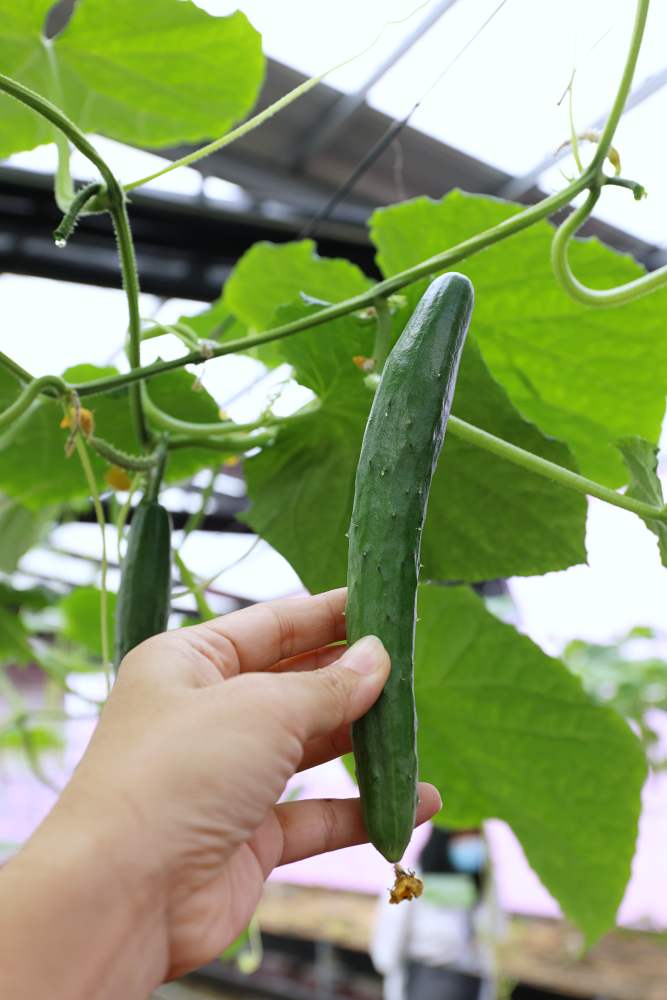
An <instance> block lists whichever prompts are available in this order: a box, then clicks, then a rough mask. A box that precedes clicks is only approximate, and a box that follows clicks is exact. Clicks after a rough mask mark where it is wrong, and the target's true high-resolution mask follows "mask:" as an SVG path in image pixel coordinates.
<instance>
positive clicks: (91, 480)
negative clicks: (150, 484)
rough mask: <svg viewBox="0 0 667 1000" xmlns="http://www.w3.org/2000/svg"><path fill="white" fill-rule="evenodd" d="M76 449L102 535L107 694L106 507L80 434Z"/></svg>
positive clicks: (102, 630)
mask: <svg viewBox="0 0 667 1000" xmlns="http://www.w3.org/2000/svg"><path fill="white" fill-rule="evenodd" d="M76 450H77V454H78V456H79V461H80V462H81V466H82V468H83V471H84V475H85V477H86V481H87V483H88V490H89V491H90V496H91V499H92V501H93V507H94V509H95V517H96V518H97V523H98V525H99V528H100V535H101V536H102V559H101V561H100V642H101V646H102V666H103V669H104V677H105V680H106V686H107V694H110V692H111V684H112V680H111V666H110V665H111V656H110V649H111V646H110V643H109V617H108V615H109V610H108V596H107V566H108V562H107V539H106V521H105V518H104V508H103V507H102V501H101V500H100V494H99V492H98V489H97V482H96V481H95V473H94V472H93V467H92V465H91V464H90V458H89V457H88V450H87V448H86V445H85V443H84V441H83V439H82V437H81V435H80V434H77V435H76Z"/></svg>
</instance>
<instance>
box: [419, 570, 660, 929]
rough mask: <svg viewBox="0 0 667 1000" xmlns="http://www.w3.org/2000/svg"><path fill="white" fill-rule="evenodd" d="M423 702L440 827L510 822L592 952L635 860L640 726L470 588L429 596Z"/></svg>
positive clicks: (427, 589) (427, 766)
mask: <svg viewBox="0 0 667 1000" xmlns="http://www.w3.org/2000/svg"><path fill="white" fill-rule="evenodd" d="M415 689H416V698H417V711H418V715H419V754H420V776H421V777H422V778H423V779H424V780H426V781H431V782H433V783H434V784H435V785H436V786H437V787H438V788H439V789H440V791H441V792H442V795H443V801H444V808H443V810H442V812H441V813H439V814H438V817H437V818H436V821H437V822H440V823H442V824H444V825H447V826H454V827H470V826H476V825H478V824H479V823H481V822H482V821H483V820H484V819H487V818H490V817H497V818H500V819H503V820H505V821H506V822H507V823H509V825H510V826H511V827H512V829H513V830H514V832H515V833H516V835H517V837H518V838H519V840H520V841H521V844H522V846H523V848H524V850H525V852H526V857H527V858H528V861H529V862H530V864H531V865H532V867H533V868H534V870H535V872H536V873H537V874H538V875H539V877H540V879H541V880H542V882H543V883H544V885H545V886H546V888H547V889H548V890H549V891H550V892H551V893H552V894H553V895H554V896H555V897H556V899H557V900H558V902H559V903H560V906H561V908H562V909H563V911H564V913H565V914H566V916H568V917H569V918H570V919H572V920H573V921H574V922H575V923H576V924H578V926H579V927H580V928H581V929H582V931H583V932H584V934H585V936H586V939H587V941H588V942H589V943H590V942H592V941H594V940H595V939H596V938H597V937H599V936H600V934H602V933H603V932H604V931H605V930H607V929H608V928H609V927H611V926H612V925H613V923H614V917H615V914H616V910H617V908H618V906H619V904H620V902H621V899H622V897H623V892H624V889H625V886H626V884H627V881H628V878H629V875H630V864H631V861H632V857H633V854H634V850H635V842H636V835H637V822H638V817H639V811H640V792H641V788H642V785H643V782H644V779H645V776H646V761H645V757H644V752H643V750H642V748H641V744H640V743H639V740H638V739H637V737H636V736H635V735H634V734H633V733H632V731H631V729H630V727H629V726H628V725H627V723H626V722H624V721H623V720H622V719H621V717H620V716H619V715H618V714H617V713H616V712H615V711H614V710H613V709H611V708H608V707H606V706H603V705H600V704H597V703H595V702H594V701H593V700H592V699H591V698H590V697H589V696H588V695H587V694H585V692H584V690H583V688H582V686H581V683H580V681H579V679H578V678H576V677H574V676H573V675H572V674H571V673H570V672H569V671H568V670H567V668H566V667H565V665H564V664H563V663H561V662H560V661H559V660H555V659H552V658H551V657H548V656H546V655H545V653H543V652H542V650H541V649H540V648H539V647H538V646H536V645H535V644H534V643H533V642H531V641H530V640H529V639H528V638H526V637H525V636H522V635H520V634H519V633H518V632H517V631H516V630H515V629H514V628H513V627H512V626H510V625H506V624H503V623H502V622H500V621H498V620H497V619H496V618H494V617H493V616H492V615H491V614H489V612H488V611H487V610H486V608H485V607H484V604H483V602H482V601H481V600H480V599H479V598H478V597H476V596H475V595H474V594H473V593H472V591H470V590H469V589H468V588H466V587H436V586H422V587H421V588H420V592H419V624H418V626H417V642H416V655H415Z"/></svg>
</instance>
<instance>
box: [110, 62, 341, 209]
mask: <svg viewBox="0 0 667 1000" xmlns="http://www.w3.org/2000/svg"><path fill="white" fill-rule="evenodd" d="M342 65H344V64H342ZM334 68H337V67H334ZM331 72H333V70H332V69H328V70H327V71H326V72H325V73H320V75H319V76H313V77H311V78H310V79H309V80H305V81H304V82H303V83H301V84H299V86H298V87H295V88H294V89H293V90H290V91H289V93H287V94H285V95H284V96H283V97H281V98H279V99H278V100H277V101H274V103H273V104H271V105H269V107H268V108H264V110H263V111H260V112H259V114H256V115H254V116H253V117H252V118H249V119H248V121H247V122H244V123H243V125H239V126H238V128H235V129H232V131H231V132H227V133H226V134H225V135H223V136H221V137H220V138H219V139H214V140H213V142H209V143H207V144H206V145H205V146H201V147H200V148H199V149H195V150H193V152H192V153H187V154H186V155H185V156H181V157H180V159H178V160H174V162H173V163H170V164H169V165H168V166H167V167H163V168H162V169H161V170H156V171H155V172H154V173H152V174H147V176H146V177H140V178H139V179H138V180H136V181H130V182H129V183H128V184H124V185H123V190H124V191H126V192H128V191H134V189H135V188H138V187H142V186H143V185H144V184H148V183H149V182H150V181H154V180H157V178H158V177H163V176H164V175H165V174H168V173H170V172H171V171H172V170H176V169H177V168H178V167H189V166H190V165H191V164H192V163H197V162H198V160H203V159H204V157H206V156H210V155H211V153H215V152H217V151H218V150H219V149H223V148H224V147H225V146H229V145H230V143H232V142H235V141H236V140H237V139H241V138H242V137H243V136H244V135H247V134H248V132H252V131H253V129H256V128H257V127H258V126H259V125H262V124H263V123H264V122H265V121H268V119H269V118H272V117H273V116H274V115H275V114H277V113H278V112H279V111H282V109H283V108H286V107H287V106H288V105H289V104H291V103H292V102H293V101H296V100H297V99H298V98H299V97H303V95H304V94H307V93H308V91H309V90H312V89H313V87H316V86H317V84H318V83H321V82H322V80H323V79H324V78H325V76H328V74H329V73H331Z"/></svg>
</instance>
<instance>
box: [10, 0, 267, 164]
mask: <svg viewBox="0 0 667 1000" xmlns="http://www.w3.org/2000/svg"><path fill="white" fill-rule="evenodd" d="M51 6H53V4H52V3H51V2H44V3H37V2H34V0H33V2H31V3H28V4H24V5H23V6H22V7H19V5H18V4H17V3H11V2H8V0H1V2H0V14H1V15H2V28H1V29H0V30H1V32H2V34H0V60H1V61H2V65H3V72H5V73H7V74H8V75H10V76H14V77H15V78H16V79H18V80H19V81H20V82H22V83H25V84H27V85H28V86H30V87H32V88H33V89H34V90H37V91H38V92H39V93H41V94H43V95H44V96H45V97H49V98H50V99H51V100H52V101H53V102H54V103H55V104H57V105H59V106H61V107H62V108H63V109H64V110H65V111H66V113H67V114H68V115H69V117H70V118H72V119H73V121H74V122H75V123H76V124H77V125H78V126H79V127H80V128H81V129H83V130H84V131H86V132H100V133H103V134H104V135H107V136H110V137H111V138H112V139H118V140H120V141H121V142H128V143H132V144H134V145H137V146H152V147H156V148H157V147H160V146H166V145H173V144H175V143H179V142H195V141H199V140H202V139H209V138H213V137H217V136H220V135H222V134H224V133H225V132H226V131H227V130H228V129H229V127H230V125H232V124H233V122H235V121H237V120H238V119H240V118H242V117H243V116H244V115H245V114H246V113H247V112H248V111H249V110H250V108H251V107H252V105H253V103H254V101H255V98H256V97H257V93H258V90H259V87H260V84H261V82H262V78H263V73H264V59H263V56H262V51H261V39H260V36H259V35H258V33H257V32H256V31H255V30H254V28H253V27H252V26H251V25H250V23H249V22H248V20H247V18H246V17H245V15H244V14H242V13H240V12H238V11H237V12H236V13H235V14H232V15H230V16H229V17H213V16H212V15H210V14H207V13H206V12H205V11H203V10H201V8H199V7H197V6H196V5H195V4H194V3H191V2H190V0H142V2H141V3H135V2H134V0H115V2H114V3H113V4H109V3H108V0H81V2H80V3H79V4H77V7H76V9H75V11H74V14H73V16H72V19H71V21H70V22H69V23H68V25H67V26H66V27H65V29H64V30H63V31H62V32H61V34H60V35H58V36H57V37H56V39H55V40H54V42H53V43H50V44H48V45H47V43H46V41H45V39H44V37H43V36H42V34H41V27H42V24H43V21H44V16H45V14H46V12H47V11H48V10H49V8H50V7H51ZM0 101H1V105H0V110H1V111H2V114H1V115H0V123H1V124H0V155H3V156H6V155H8V154H9V153H11V152H15V151H17V150H20V149H29V148H32V147H33V146H35V145H37V144H38V143H40V142H45V141H48V140H49V139H50V138H51V131H50V126H45V125H43V124H42V122H41V120H40V119H39V118H38V116H37V115H36V114H35V113H34V112H32V111H24V110H23V109H22V108H20V106H19V105H17V104H16V103H15V102H11V107H10V99H9V98H5V97H3V98H1V99H0ZM17 108H18V111H17V110H16V109H17Z"/></svg>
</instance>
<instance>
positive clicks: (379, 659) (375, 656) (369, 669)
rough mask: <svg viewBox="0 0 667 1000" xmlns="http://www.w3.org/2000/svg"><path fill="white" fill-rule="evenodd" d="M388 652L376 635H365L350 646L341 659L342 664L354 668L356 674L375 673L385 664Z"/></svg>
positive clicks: (349, 668)
mask: <svg viewBox="0 0 667 1000" xmlns="http://www.w3.org/2000/svg"><path fill="white" fill-rule="evenodd" d="M386 656H387V654H386V651H385V648H384V646H383V645H382V643H381V642H380V640H379V639H378V637H377V636H376V635H365V636H364V638H363V639H359V641H358V642H355V644H354V645H353V646H350V648H349V649H348V651H347V653H346V654H345V656H343V657H342V659H341V666H344V667H347V668H348V670H353V671H354V672H355V674H374V673H375V671H376V670H379V669H380V667H382V666H383V665H384V662H385V658H386Z"/></svg>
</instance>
